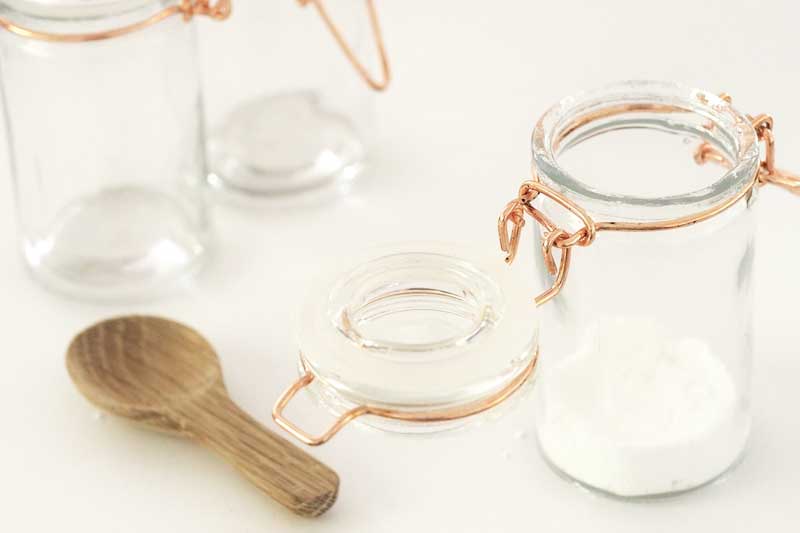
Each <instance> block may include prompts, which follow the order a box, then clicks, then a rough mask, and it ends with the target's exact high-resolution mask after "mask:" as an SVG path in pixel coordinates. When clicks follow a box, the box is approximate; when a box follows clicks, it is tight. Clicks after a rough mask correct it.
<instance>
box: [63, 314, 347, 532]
mask: <svg viewBox="0 0 800 533" xmlns="http://www.w3.org/2000/svg"><path fill="white" fill-rule="evenodd" d="M67 370H68V371H69V375H70V377H71V378H72V381H73V382H74V383H75V385H76V386H77V387H78V389H79V390H80V391H81V393H82V394H83V395H84V396H86V398H87V399H89V401H91V402H92V403H93V404H95V405H96V406H98V407H99V408H101V409H103V410H104V411H107V412H109V413H112V414H114V415H119V416H122V417H125V418H129V419H132V420H135V421H136V422H139V423H142V424H144V425H146V426H148V427H150V428H153V429H157V430H160V431H166V432H169V433H173V434H179V435H181V436H184V437H189V438H191V439H193V440H195V441H196V442H199V443H201V444H203V445H205V446H207V447H209V448H210V449H211V450H213V451H215V452H217V453H218V454H219V455H221V456H222V457H223V458H225V459H226V460H227V461H228V462H230V463H231V464H233V465H234V466H235V467H236V468H238V469H239V471H241V472H242V474H244V475H245V476H246V477H247V478H248V479H249V480H250V481H251V482H252V483H253V484H255V485H256V486H257V487H258V488H259V489H261V490H262V491H264V492H266V493H267V494H268V495H269V496H271V497H272V498H274V499H275V500H276V501H278V502H279V503H281V504H282V505H284V506H286V507H287V508H289V509H290V510H292V511H293V512H295V513H297V514H299V515H302V516H309V517H314V516H319V515H321V514H322V513H324V512H325V511H327V510H328V509H329V508H330V507H331V506H332V505H333V503H334V502H335V501H336V496H337V494H338V490H339V477H338V476H337V475H336V472H334V471H333V470H331V469H330V468H329V467H327V466H326V465H324V464H323V463H321V462H319V461H318V460H317V459H315V458H314V457H312V456H311V455H309V454H307V453H306V452H305V451H303V450H301V449H299V448H298V447H297V446H295V445H293V444H291V443H289V442H288V441H287V440H285V439H283V438H281V437H279V436H278V435H276V434H275V433H273V432H271V431H269V430H267V429H266V428H264V427H263V426H262V425H260V424H259V423H258V422H257V421H255V420H254V419H253V418H252V417H250V416H249V415H247V414H246V413H245V412H244V411H242V410H241V409H240V408H239V407H238V406H237V405H236V404H235V403H233V401H232V400H231V399H230V397H229V396H228V391H227V390H226V389H225V385H224V383H223V380H222V370H221V368H220V365H219V360H218V359H217V355H216V353H215V352H214V349H213V348H212V347H211V345H210V344H209V343H208V341H206V340H205V339H204V338H203V337H202V336H201V335H200V334H199V333H197V332H196V331H195V330H193V329H191V328H189V327H187V326H184V325H182V324H179V323H177V322H173V321H171V320H166V319H163V318H156V317H148V316H128V317H121V318H114V319H111V320H106V321H103V322H100V323H98V324H95V325H93V326H91V327H90V328H88V329H86V330H85V331H83V332H81V333H80V334H78V335H77V336H76V337H75V339H73V341H72V343H71V344H70V346H69V349H68V351H67Z"/></svg>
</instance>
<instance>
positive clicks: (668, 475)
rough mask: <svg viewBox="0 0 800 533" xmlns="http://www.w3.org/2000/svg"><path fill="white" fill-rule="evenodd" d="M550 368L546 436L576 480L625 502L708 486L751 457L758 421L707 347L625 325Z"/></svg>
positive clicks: (649, 326) (647, 324) (544, 405)
mask: <svg viewBox="0 0 800 533" xmlns="http://www.w3.org/2000/svg"><path fill="white" fill-rule="evenodd" d="M581 346H582V348H581V349H580V350H579V351H578V352H577V353H575V354H573V355H571V356H569V357H566V358H564V359H563V360H561V361H559V362H558V363H557V364H556V365H554V366H553V367H550V368H547V369H546V370H545V373H544V374H543V376H542V380H541V382H540V383H539V387H537V389H538V394H539V395H540V396H539V398H538V400H539V411H538V420H537V432H538V437H539V444H540V446H541V448H542V451H543V452H544V453H545V455H546V456H547V458H548V459H549V460H550V461H551V462H552V463H553V464H554V465H555V466H556V467H558V468H559V469H561V470H562V471H564V472H565V473H566V474H568V475H569V476H571V477H573V478H575V479H577V480H579V481H581V482H583V483H585V484H587V485H590V486H592V487H595V488H597V489H601V490H604V491H607V492H610V493H613V494H617V495H620V496H644V495H657V494H665V493H669V492H675V491H680V490H686V489H690V488H692V487H696V486H699V485H702V484H703V483H705V482H707V481H710V480H712V479H714V478H715V477H717V476H718V475H719V474H721V473H723V472H724V471H725V470H726V469H727V468H728V467H729V466H730V465H731V464H732V463H733V462H735V461H736V459H737V458H738V457H739V455H740V454H741V452H742V450H743V449H744V446H745V442H746V440H747V436H748V434H749V429H750V428H749V417H748V415H747V413H746V411H745V408H744V407H743V406H742V405H741V404H740V402H739V392H738V389H737V387H736V385H735V384H734V381H733V379H732V378H731V375H730V373H729V372H728V370H727V369H726V367H725V366H724V364H723V363H722V361H720V360H719V359H718V358H717V357H716V356H715V355H714V354H713V353H712V352H711V350H710V349H709V347H708V345H706V344H705V343H703V342H702V341H699V340H694V339H679V340H676V339H675V338H674V337H670V336H669V335H668V334H667V332H666V331H664V330H662V329H661V328H659V327H658V326H657V325H656V324H655V323H653V322H651V321H647V320H641V319H625V320H622V319H617V320H609V321H607V322H603V323H602V324H597V325H595V326H594V327H592V328H590V330H589V331H588V332H587V336H586V340H585V342H584V343H582V345H581Z"/></svg>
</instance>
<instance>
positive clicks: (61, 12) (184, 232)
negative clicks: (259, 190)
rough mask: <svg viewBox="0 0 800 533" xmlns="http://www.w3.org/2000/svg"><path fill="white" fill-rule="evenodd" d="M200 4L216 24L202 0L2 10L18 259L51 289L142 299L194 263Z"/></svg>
mask: <svg viewBox="0 0 800 533" xmlns="http://www.w3.org/2000/svg"><path fill="white" fill-rule="evenodd" d="M219 5H220V6H225V5H226V4H219ZM204 9H205V10H207V12H205V13H204V14H208V15H211V16H214V15H213V14H212V13H213V8H211V7H210V6H209V5H208V4H206V3H204V2H167V1H152V0H92V1H88V2H87V1H79V0H68V1H65V2H59V3H52V2H47V1H44V0H41V1H40V0H29V1H27V0H14V1H7V2H3V3H2V4H0V17H2V24H3V29H0V54H2V57H1V59H0V68H1V69H2V76H1V81H2V95H3V107H4V110H5V123H6V132H7V137H8V143H9V156H10V162H11V170H12V176H13V179H14V185H15V192H16V204H17V213H18V223H19V231H20V237H21V244H22V251H23V255H24V258H25V261H26V263H27V265H28V266H29V267H30V269H31V271H32V272H33V274H34V276H35V277H36V278H37V279H38V280H39V281H41V282H43V283H44V284H45V285H46V286H48V287H49V288H51V289H54V290H57V291H61V292H66V293H70V294H73V295H77V296H81V297H88V298H142V297H150V296H154V295H156V294H158V293H160V292H161V291H163V290H165V289H167V288H170V287H172V286H173V285H175V284H176V282H178V281H179V280H181V279H183V278H184V277H185V276H187V275H188V274H190V273H192V272H193V271H195V270H196V268H197V267H198V266H199V265H200V264H201V261H202V258H203V257H204V255H205V253H206V248H207V233H208V220H207V214H206V208H205V206H204V202H203V198H202V190H203V186H204V183H205V175H206V167H205V159H204V152H203V119H202V113H201V111H202V105H201V90H200V81H199V71H198V61H197V51H196V42H195V28H194V24H193V23H191V22H190V20H189V19H191V17H192V15H194V14H198V13H200V12H202V10H204ZM226 9H227V7H226V8H225V9H223V10H222V11H220V12H219V13H218V14H219V16H216V17H215V18H224V16H225V14H226Z"/></svg>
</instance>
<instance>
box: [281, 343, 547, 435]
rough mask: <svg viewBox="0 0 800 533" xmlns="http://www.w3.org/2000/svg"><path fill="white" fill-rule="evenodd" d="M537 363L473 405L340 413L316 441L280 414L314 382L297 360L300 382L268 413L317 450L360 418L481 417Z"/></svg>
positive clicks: (370, 408) (442, 419)
mask: <svg viewBox="0 0 800 533" xmlns="http://www.w3.org/2000/svg"><path fill="white" fill-rule="evenodd" d="M538 360H539V352H538V351H537V352H536V353H535V354H534V355H533V358H531V362H530V363H528V365H527V366H525V368H522V369H521V370H520V371H519V373H518V374H517V375H516V376H514V378H513V379H512V380H511V381H509V382H508V383H507V384H506V385H505V386H504V387H503V388H502V389H500V390H498V391H496V392H495V393H493V394H492V395H490V396H487V397H485V398H482V399H480V400H477V401H475V402H472V403H469V404H465V405H459V406H456V407H451V408H446V409H438V410H434V411H419V412H417V411H400V410H396V409H389V408H385V407H375V406H370V405H359V406H357V407H354V408H352V409H350V410H349V411H347V412H345V413H343V414H342V415H341V416H339V418H338V419H336V422H334V423H333V425H332V426H331V427H330V428H329V429H328V430H327V431H325V433H323V434H322V435H320V436H319V437H315V436H313V435H311V434H309V433H307V432H306V431H304V430H302V429H300V428H299V427H298V426H296V425H295V424H294V423H293V422H291V421H290V420H289V419H287V418H286V417H285V416H284V414H283V411H284V409H286V406H287V405H289V402H291V401H292V398H294V397H295V395H296V394H297V393H298V392H299V391H300V390H301V389H303V388H305V387H307V386H309V385H310V384H311V383H312V382H313V381H314V374H313V373H312V372H311V371H310V370H308V364H307V363H306V361H305V359H302V357H301V362H302V365H303V369H304V372H303V374H302V375H301V376H300V378H299V379H298V380H297V381H295V382H294V383H293V384H292V385H291V386H290V387H289V388H288V389H286V390H285V391H284V392H283V394H281V397H280V398H278V401H277V402H276V403H275V407H273V409H272V419H273V420H275V423H276V424H278V425H279V426H280V427H281V428H283V429H284V430H286V431H287V432H288V433H289V434H291V435H292V436H293V437H295V438H296V439H297V440H299V441H300V442H303V443H304V444H308V445H309V446H319V445H320V444H325V443H326V442H328V441H329V440H330V439H331V438H332V437H333V436H334V435H336V434H337V433H338V432H339V430H340V429H342V428H343V427H344V426H346V425H347V424H348V423H349V422H351V421H353V420H355V419H356V418H358V417H360V416H364V415H373V416H380V417H383V418H388V419H391V420H402V421H405V422H428V423H433V422H447V421H449V420H457V419H459V418H466V417H468V416H473V415H476V414H478V413H482V412H484V411H487V410H489V409H491V408H492V407H495V406H496V405H498V404H501V403H503V402H504V401H506V399H508V398H509V397H510V396H511V395H512V394H514V393H515V392H516V391H517V390H518V389H519V388H520V387H522V386H523V385H524V384H525V383H527V382H528V378H530V377H531V375H533V372H534V370H536V363H537V361H538Z"/></svg>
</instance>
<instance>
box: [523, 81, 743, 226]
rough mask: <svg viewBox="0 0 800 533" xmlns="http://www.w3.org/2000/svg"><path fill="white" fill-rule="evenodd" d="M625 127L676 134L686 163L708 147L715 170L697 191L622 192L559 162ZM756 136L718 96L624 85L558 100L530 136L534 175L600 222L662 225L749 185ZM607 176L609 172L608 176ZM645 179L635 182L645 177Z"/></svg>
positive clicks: (617, 152) (622, 151) (618, 153)
mask: <svg viewBox="0 0 800 533" xmlns="http://www.w3.org/2000/svg"><path fill="white" fill-rule="evenodd" d="M630 129H637V130H650V131H658V132H661V133H668V134H675V135H679V136H681V137H682V138H683V139H685V140H686V142H688V143H689V149H687V150H686V158H687V160H689V158H691V147H693V146H699V145H700V144H701V143H704V142H705V143H708V144H709V145H711V146H713V147H714V148H715V149H716V150H717V152H718V153H720V154H721V155H722V156H723V157H724V159H725V161H723V162H722V163H723V166H721V167H718V168H717V169H716V170H719V174H715V175H714V176H715V178H716V179H715V180H713V181H710V182H707V183H704V184H701V186H700V187H699V188H690V189H689V190H686V191H681V192H678V193H677V194H675V193H670V194H658V193H657V192H656V193H655V194H630V193H628V192H627V191H622V190H615V189H614V187H613V185H612V186H608V183H606V182H605V181H604V179H603V178H600V180H598V181H597V182H595V183H588V182H587V180H586V179H585V177H583V176H577V175H573V174H572V173H571V172H569V171H568V170H566V169H565V167H564V165H563V164H562V161H561V160H560V158H561V157H562V156H563V155H564V154H565V153H566V152H568V151H569V150H571V149H573V148H575V147H577V146H578V145H581V144H582V143H584V142H585V141H587V140H589V139H593V138H595V137H598V136H601V135H606V134H608V133H610V132H614V131H619V130H630ZM757 139H758V138H757V135H756V133H755V130H754V128H753V127H752V125H751V123H750V121H749V120H748V118H747V116H746V115H744V114H741V113H739V112H738V111H736V110H735V109H734V108H732V107H731V106H730V104H729V103H728V102H727V101H725V100H724V99H722V98H720V97H719V96H716V95H713V94H710V93H707V92H705V91H700V90H698V89H692V88H688V87H684V86H681V85H678V84H671V83H658V82H625V83H620V84H616V85H612V86H609V87H606V88H603V89H601V90H599V91H594V92H589V93H584V94H580V95H577V96H574V97H570V98H566V99H564V100H562V101H561V102H560V103H559V104H557V105H556V106H555V107H553V108H551V109H550V110H549V111H548V112H547V113H545V115H544V116H543V117H542V119H541V120H540V121H539V122H538V123H537V125H536V128H535V129H534V132H533V139H532V144H533V162H534V171H535V172H536V174H537V176H538V178H539V179H540V180H541V181H542V182H543V183H545V184H546V185H548V186H550V187H552V188H553V189H555V190H557V191H559V192H561V193H562V194H564V195H565V196H567V197H569V198H570V199H571V200H573V201H574V202H575V203H577V204H579V205H580V206H581V207H583V208H584V209H585V210H586V211H587V212H588V213H590V214H591V215H592V216H595V217H598V218H600V219H603V220H609V221H639V222H648V221H660V220H669V219H673V218H677V217H682V216H686V215H690V214H692V213H697V212H700V211H703V210H705V209H708V208H709V207H711V206H714V205H718V204H720V203H723V202H725V201H726V200H728V199H730V198H733V197H736V196H737V195H740V194H741V193H742V191H744V190H745V189H747V188H748V187H750V186H751V184H752V182H753V178H754V176H755V174H756V172H757V170H758V165H759V149H758V142H757ZM629 149H630V147H629V146H626V145H624V144H622V145H620V146H619V148H618V149H616V146H615V147H614V151H613V154H612V155H613V157H615V158H625V157H628V156H629V155H630V153H629V152H627V150H629ZM657 164H658V163H657V162H654V163H653V166H654V168H653V170H657V168H655V165H657ZM613 172H614V169H613V168H611V169H610V170H609V173H613ZM648 174H649V173H646V172H645V173H644V174H643V176H642V178H641V179H642V180H647V179H648ZM717 176H719V177H718V178H717ZM650 179H652V178H650ZM608 181H611V180H608ZM646 185H647V183H645V187H646ZM653 190H655V191H658V187H653Z"/></svg>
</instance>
